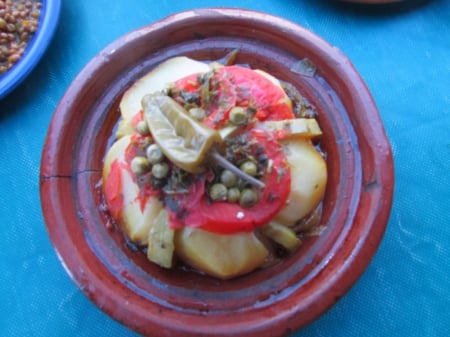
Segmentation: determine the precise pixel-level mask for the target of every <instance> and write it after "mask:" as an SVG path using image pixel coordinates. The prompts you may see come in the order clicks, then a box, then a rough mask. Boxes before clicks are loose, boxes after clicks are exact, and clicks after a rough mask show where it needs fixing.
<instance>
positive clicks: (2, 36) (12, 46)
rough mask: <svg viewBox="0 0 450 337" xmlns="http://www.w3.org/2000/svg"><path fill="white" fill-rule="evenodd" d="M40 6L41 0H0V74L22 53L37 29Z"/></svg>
mask: <svg viewBox="0 0 450 337" xmlns="http://www.w3.org/2000/svg"><path fill="white" fill-rule="evenodd" d="M41 8H42V2H41V1H35V0H0V74H3V73H5V72H6V71H8V70H9V69H10V68H11V67H12V66H13V65H14V64H16V63H17V62H18V61H19V59H20V58H21V57H22V55H23V54H24V52H25V50H26V48H27V45H28V43H29V41H30V39H31V38H32V36H33V35H34V33H35V32H36V30H37V27H38V24H39V17H40V15H41Z"/></svg>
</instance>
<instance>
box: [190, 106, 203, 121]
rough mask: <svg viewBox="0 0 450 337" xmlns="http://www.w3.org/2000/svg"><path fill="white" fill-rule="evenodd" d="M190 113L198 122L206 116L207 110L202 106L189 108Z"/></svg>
mask: <svg viewBox="0 0 450 337" xmlns="http://www.w3.org/2000/svg"><path fill="white" fill-rule="evenodd" d="M189 115H190V116H191V117H192V118H193V119H195V120H196V121H198V122H201V121H202V120H204V119H205V117H206V112H205V110H203V109H202V108H191V109H189Z"/></svg>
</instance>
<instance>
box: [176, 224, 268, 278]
mask: <svg viewBox="0 0 450 337" xmlns="http://www.w3.org/2000/svg"><path fill="white" fill-rule="evenodd" d="M175 251H176V253H177V254H178V256H179V257H180V258H181V259H182V260H184V261H185V262H186V263H188V264H189V265H191V266H192V267H194V268H196V269H198V270H200V271H203V272H205V273H206V274H209V275H212V276H215V277H218V278H220V279H230V278H232V277H236V276H238V275H243V274H246V273H248V272H250V271H252V270H254V269H256V268H258V267H259V266H261V265H262V264H263V263H264V262H265V259H266V258H267V256H268V255H269V251H268V250H267V249H266V247H265V246H264V245H263V244H262V243H261V241H260V240H259V239H258V238H257V237H256V235H255V234H254V233H253V232H251V233H237V234H230V235H224V234H215V233H211V232H207V231H204V230H201V229H198V228H192V227H185V228H183V229H180V230H178V231H177V232H176V233H175Z"/></svg>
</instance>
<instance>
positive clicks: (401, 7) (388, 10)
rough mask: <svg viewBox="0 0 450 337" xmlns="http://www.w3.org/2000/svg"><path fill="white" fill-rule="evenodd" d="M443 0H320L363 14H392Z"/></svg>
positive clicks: (339, 8)
mask: <svg viewBox="0 0 450 337" xmlns="http://www.w3.org/2000/svg"><path fill="white" fill-rule="evenodd" d="M439 1H443V0H405V1H400V2H394V3H388V4H363V3H353V2H346V1H340V0H321V2H323V3H326V4H327V5H329V6H332V7H333V9H335V10H339V11H350V12H354V13H357V14H363V15H370V16H371V15H393V14H402V13H405V12H409V11H413V10H417V9H419V8H420V7H423V6H426V5H428V4H430V3H432V2H439Z"/></svg>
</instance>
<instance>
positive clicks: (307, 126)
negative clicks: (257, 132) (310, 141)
mask: <svg viewBox="0 0 450 337" xmlns="http://www.w3.org/2000/svg"><path fill="white" fill-rule="evenodd" d="M260 127H262V128H263V129H267V130H270V131H272V132H274V131H284V133H285V139H289V138H297V137H303V138H315V137H319V136H321V135H322V130H320V127H319V124H318V123H317V121H316V119H315V118H295V119H287V120H281V121H265V122H262V123H260Z"/></svg>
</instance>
